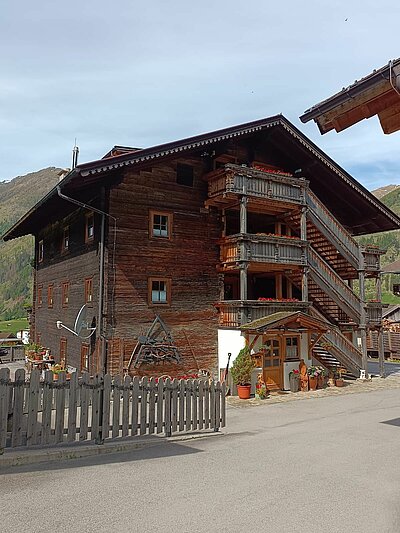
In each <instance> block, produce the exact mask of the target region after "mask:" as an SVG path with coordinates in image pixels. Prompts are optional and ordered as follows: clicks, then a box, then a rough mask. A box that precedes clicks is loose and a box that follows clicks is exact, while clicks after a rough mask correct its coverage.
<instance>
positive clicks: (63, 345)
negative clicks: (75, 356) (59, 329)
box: [59, 337, 68, 365]
mask: <svg viewBox="0 0 400 533" xmlns="http://www.w3.org/2000/svg"><path fill="white" fill-rule="evenodd" d="M67 347H68V341H67V337H60V346H59V349H60V363H61V361H62V360H63V359H64V361H65V365H67Z"/></svg>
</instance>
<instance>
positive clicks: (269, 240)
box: [220, 234, 307, 266]
mask: <svg viewBox="0 0 400 533" xmlns="http://www.w3.org/2000/svg"><path fill="white" fill-rule="evenodd" d="M306 251H307V243H306V242H305V241H302V240H300V239H293V238H290V237H280V236H272V235H261V234H255V235H250V234H245V235H241V234H239V235H230V236H229V237H225V238H224V239H223V240H222V241H221V253H220V259H221V262H222V263H225V264H228V265H229V264H232V263H237V262H241V261H249V262H252V261H254V262H257V263H279V264H286V265H304V266H305V265H306V264H307V254H306Z"/></svg>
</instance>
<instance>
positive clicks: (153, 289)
mask: <svg viewBox="0 0 400 533" xmlns="http://www.w3.org/2000/svg"><path fill="white" fill-rule="evenodd" d="M170 287H171V283H170V280H169V279H155V278H150V280H149V303H150V304H156V305H168V304H169V303H170V299H171V295H170V292H171V289H170Z"/></svg>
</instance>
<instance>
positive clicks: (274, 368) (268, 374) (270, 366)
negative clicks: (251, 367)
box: [263, 337, 282, 390]
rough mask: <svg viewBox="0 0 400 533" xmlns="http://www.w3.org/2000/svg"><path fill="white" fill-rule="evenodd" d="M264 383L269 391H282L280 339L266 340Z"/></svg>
mask: <svg viewBox="0 0 400 533" xmlns="http://www.w3.org/2000/svg"><path fill="white" fill-rule="evenodd" d="M263 348H264V358H263V359H264V362H263V373H264V381H265V384H266V386H267V389H269V390H280V389H282V342H281V339H280V338H279V337H265V338H264V346H263Z"/></svg>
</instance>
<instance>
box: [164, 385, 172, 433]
mask: <svg viewBox="0 0 400 533" xmlns="http://www.w3.org/2000/svg"><path fill="white" fill-rule="evenodd" d="M164 422H165V436H166V437H170V436H171V380H170V379H169V378H167V379H166V380H165V408H164Z"/></svg>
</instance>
